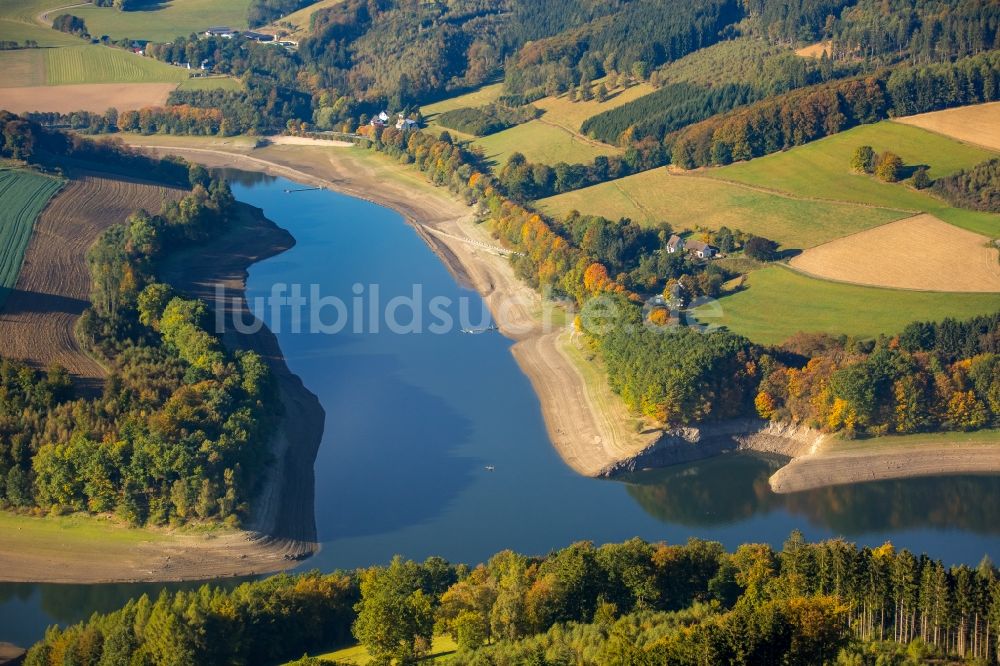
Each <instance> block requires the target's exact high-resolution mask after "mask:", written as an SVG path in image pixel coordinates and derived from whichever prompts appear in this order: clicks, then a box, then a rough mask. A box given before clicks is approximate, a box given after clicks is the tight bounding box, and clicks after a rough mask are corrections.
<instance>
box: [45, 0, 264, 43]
mask: <svg viewBox="0 0 1000 666" xmlns="http://www.w3.org/2000/svg"><path fill="white" fill-rule="evenodd" d="M50 2H51V0H50ZM145 7H146V8H143V7H142V6H140V8H139V9H136V10H132V11H127V12H121V11H118V10H117V9H114V8H112V7H97V6H95V5H91V6H88V7H74V8H73V10H72V12H71V13H72V14H73V15H74V16H79V17H80V18H82V19H83V20H84V21H86V23H87V29H88V30H89V31H90V34H91V35H94V36H96V37H100V36H101V35H108V36H109V37H111V38H112V39H122V38H125V37H128V38H130V39H148V40H151V41H155V42H169V41H171V40H173V39H174V38H176V37H180V36H184V37H186V36H188V35H190V34H191V33H193V32H195V33H197V32H202V31H204V30H205V29H206V28H210V27H212V26H217V25H224V26H229V27H230V28H243V29H245V28H246V27H247V11H248V9H249V7H250V0H168V1H166V2H155V1H150V2H148V3H146V6H145Z"/></svg>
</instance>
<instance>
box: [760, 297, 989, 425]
mask: <svg viewBox="0 0 1000 666" xmlns="http://www.w3.org/2000/svg"><path fill="white" fill-rule="evenodd" d="M784 347H785V348H784V350H783V351H784V352H785V354H789V353H790V356H786V358H785V359H783V360H782V359H780V358H778V357H776V356H772V355H767V356H764V357H762V358H761V361H760V367H761V369H762V374H763V379H762V381H761V383H760V387H759V392H758V393H757V397H756V398H755V403H756V405H757V410H758V412H759V413H760V415H761V416H763V417H764V418H768V419H776V420H779V421H792V422H796V423H805V424H808V425H810V426H813V427H817V428H821V429H823V430H826V431H841V432H843V433H845V434H846V435H848V436H855V435H860V434H865V435H885V434H907V433H914V432H923V431H933V430H976V429H978V428H983V427H987V426H990V425H996V424H998V423H1000V313H998V314H994V315H988V316H981V317H975V318H972V319H969V320H967V321H956V320H953V319H945V320H943V321H941V322H938V323H934V322H915V323H913V324H910V325H908V326H907V327H906V328H905V329H903V331H902V332H900V333H899V334H898V335H897V336H893V337H881V338H879V339H878V340H876V341H874V342H873V343H861V342H855V341H847V340H834V339H831V338H829V337H827V336H799V337H798V338H795V339H793V340H791V341H790V342H788V343H786V345H785V346H784ZM806 359H808V360H806Z"/></svg>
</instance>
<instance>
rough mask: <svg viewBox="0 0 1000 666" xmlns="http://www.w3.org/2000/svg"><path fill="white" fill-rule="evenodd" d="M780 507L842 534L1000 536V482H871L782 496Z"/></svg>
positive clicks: (983, 478) (973, 478)
mask: <svg viewBox="0 0 1000 666" xmlns="http://www.w3.org/2000/svg"><path fill="white" fill-rule="evenodd" d="M785 506H786V507H787V508H788V509H789V510H790V511H793V512H795V513H799V514H802V515H804V516H806V517H807V518H808V519H809V521H810V522H812V523H814V524H820V525H825V526H827V527H830V528H831V529H833V530H834V531H837V532H841V533H843V534H848V535H849V534H860V533H862V532H871V531H878V530H901V529H911V528H919V527H936V528H947V529H960V530H968V531H971V532H975V533H977V534H1000V522H998V518H1000V477H997V476H947V477H926V478H922V479H903V480H899V481H876V482H874V483H860V484H855V485H849V486H833V487H830V488H820V489H818V490H810V491H806V492H801V493H795V494H792V495H787V496H785Z"/></svg>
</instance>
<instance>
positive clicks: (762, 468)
mask: <svg viewBox="0 0 1000 666" xmlns="http://www.w3.org/2000/svg"><path fill="white" fill-rule="evenodd" d="M781 464H782V463H781V462H780V460H778V459H774V458H765V457H758V456H755V455H741V454H740V455H727V456H720V457H718V458H713V459H710V460H706V461H702V462H698V463H694V464H691V465H684V466H680V467H672V468H666V469H662V470H656V471H652V472H643V473H641V474H636V475H633V476H631V477H628V478H626V479H624V480H625V482H626V483H627V484H628V485H627V490H628V493H629V495H631V496H632V497H633V498H634V499H635V500H636V502H638V503H639V505H640V506H641V507H642V508H643V509H644V510H645V511H646V512H647V513H649V514H650V515H651V516H654V517H655V518H657V519H659V520H661V521H663V522H667V523H677V524H680V525H687V526H700V527H710V526H716V525H725V524H730V523H735V522H739V521H742V520H746V519H748V518H750V517H752V516H754V515H756V514H766V513H769V512H770V511H773V510H774V509H778V508H783V509H785V510H787V511H789V512H791V513H795V514H799V515H802V516H804V517H805V518H806V519H807V520H808V521H809V522H811V523H813V524H814V525H821V526H824V527H826V528H829V529H830V530H832V531H834V532H838V533H841V534H845V535H851V534H861V533H864V532H872V531H886V530H901V529H911V528H920V527H935V528H948V529H962V530H969V531H972V532H976V533H985V534H998V533H1000V521H998V518H1000V476H949V477H926V478H918V479H902V480H897V481H876V482H872V483H859V484H854V485H846V486H832V487H829V488H820V489H817V490H808V491H804V492H800V493H794V494H790V495H775V494H774V493H772V492H771V490H770V487H769V486H768V484H767V479H768V477H769V476H770V475H771V474H772V473H773V472H774V470H775V469H777V468H778V467H780V466H781Z"/></svg>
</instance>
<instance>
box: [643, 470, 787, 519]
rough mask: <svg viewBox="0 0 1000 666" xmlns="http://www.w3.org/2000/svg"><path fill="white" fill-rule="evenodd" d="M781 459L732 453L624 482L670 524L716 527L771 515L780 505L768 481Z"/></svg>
mask: <svg viewBox="0 0 1000 666" xmlns="http://www.w3.org/2000/svg"><path fill="white" fill-rule="evenodd" d="M782 464H783V462H782V461H780V460H779V459H772V458H765V457H757V456H748V455H730V456H719V457H717V458H710V459H708V460H704V461H701V462H697V463H694V464H691V465H680V466H676V467H666V468H664V469H660V470H654V471H650V472H642V473H640V474H635V475H632V476H630V477H628V478H625V479H624V480H625V482H626V483H627V484H628V485H627V486H626V487H627V490H628V494H629V495H631V496H632V497H633V498H634V499H635V500H636V502H638V503H639V506H641V507H642V508H643V509H644V510H645V511H646V512H647V513H648V514H650V515H651V516H654V517H655V518H658V519H659V520H662V521H663V522H666V523H679V524H681V525H689V526H713V525H726V524H729V523H733V522H737V521H740V520H746V519H747V518H750V517H751V516H753V515H754V514H757V513H767V512H768V511H770V510H771V509H772V508H773V507H774V506H775V505H776V504H778V505H780V501H776V495H774V494H773V493H772V492H771V490H770V488H769V487H768V485H767V479H768V477H769V476H771V474H772V473H773V471H774V470H776V469H778V468H779V467H780V466H781V465H782Z"/></svg>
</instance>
